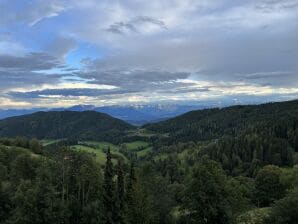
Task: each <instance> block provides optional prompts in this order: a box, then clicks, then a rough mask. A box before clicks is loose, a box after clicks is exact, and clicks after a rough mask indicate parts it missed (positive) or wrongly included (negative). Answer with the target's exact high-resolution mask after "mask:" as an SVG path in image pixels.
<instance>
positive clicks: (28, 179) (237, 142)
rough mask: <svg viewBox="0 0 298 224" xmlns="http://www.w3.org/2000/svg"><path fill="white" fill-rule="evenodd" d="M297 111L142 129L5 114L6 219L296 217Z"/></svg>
mask: <svg viewBox="0 0 298 224" xmlns="http://www.w3.org/2000/svg"><path fill="white" fill-rule="evenodd" d="M297 112H298V101H290V102H283V103H270V104H264V105H254V106H236V107H229V108H223V109H206V110H200V111H192V112H189V113H187V114H184V115H182V116H179V117H176V118H173V119H170V120H166V121H162V122H159V123H155V124H148V125H145V126H143V127H139V128H137V127H133V126H131V125H129V124H126V123H125V122H122V121H120V120H116V119H115V120H114V119H113V118H111V117H107V116H105V115H104V114H100V115H98V114H97V113H95V112H94V113H93V112H85V113H81V114H80V113H68V112H64V113H61V112H55V113H53V112H50V113H38V114H34V115H29V116H23V117H16V118H10V119H6V120H3V121H0V136H2V138H1V139H0V181H1V184H0V223H3V224H27V223H28V224H43V223H45V224H47V223H65V224H93V223H94V224H101V223H102V224H147V223H148V224H151V223H152V224H155V223H156V224H188V223H190V224H192V223H196V224H197V223H198V224H200V223H202V224H203V223H205V224H217V223H218V224H225V223H227V224H228V223H231V224H234V223H235V224H275V223H276V224H283V223H284V224H296V223H297V220H298V113H297ZM88 127H90V128H88ZM61 133H62V134H61ZM18 136H19V137H18ZM46 139H48V140H46ZM49 139H50V140H49ZM87 140H89V141H87ZM103 141H104V142H103Z"/></svg>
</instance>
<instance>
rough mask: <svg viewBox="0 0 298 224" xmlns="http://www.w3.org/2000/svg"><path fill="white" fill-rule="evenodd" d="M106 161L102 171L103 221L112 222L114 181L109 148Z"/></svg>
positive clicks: (106, 223)
mask: <svg viewBox="0 0 298 224" xmlns="http://www.w3.org/2000/svg"><path fill="white" fill-rule="evenodd" d="M106 155H107V161H106V167H105V173H104V186H103V187H104V195H103V198H104V201H103V205H104V223H105V224H114V217H113V214H114V182H113V163H112V158H111V151H110V148H108V150H107V153H106Z"/></svg>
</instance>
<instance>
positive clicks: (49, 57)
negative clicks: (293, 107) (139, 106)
mask: <svg viewBox="0 0 298 224" xmlns="http://www.w3.org/2000/svg"><path fill="white" fill-rule="evenodd" d="M0 14H1V15H2V18H3V19H1V21H0V100H1V102H2V104H1V107H3V108H6V107H36V106H52V107H56V106H69V105H73V104H95V105H105V104H126V103H152V102H169V101H171V102H172V101H175V102H185V101H188V102H197V101H201V100H218V101H221V100H223V99H226V98H229V99H237V100H240V101H239V102H241V100H245V101H247V99H249V98H250V99H253V101H255V102H264V101H271V100H284V99H293V98H296V97H297V96H298V63H297V58H298V42H297V40H298V23H297V21H298V0H283V1H277V0H261V1H260V0H258V1H257V0H253V1H246V0H245V1H228V0H219V1H218V0H214V1H213V0H200V1H195V0H184V1H180V0H166V1H158V0H152V1H139V0H124V1H113V0H112V1H111V0H110V1H107V0H102V1H96V0H86V1H75V0H68V1H64V0H62V1H61V0H59V1H56V0H54V1H53V0H33V1H24V2H21V1H11V0H10V1H8V0H4V1H1V2H0ZM58 99H59V100H58ZM258 99H259V100H258Z"/></svg>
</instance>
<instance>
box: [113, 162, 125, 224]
mask: <svg viewBox="0 0 298 224" xmlns="http://www.w3.org/2000/svg"><path fill="white" fill-rule="evenodd" d="M116 197H117V198H116V204H115V215H116V217H115V219H116V223H119V224H122V223H125V222H124V197H125V189H124V172H123V165H122V162H121V161H120V160H118V165H117V188H116Z"/></svg>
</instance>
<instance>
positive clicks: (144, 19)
mask: <svg viewBox="0 0 298 224" xmlns="http://www.w3.org/2000/svg"><path fill="white" fill-rule="evenodd" d="M146 24H153V25H155V26H158V27H160V28H161V29H167V26H166V24H165V23H164V22H163V21H161V20H159V19H155V18H153V17H149V16H138V17H135V18H134V19H131V20H129V21H128V22H123V21H122V22H116V23H113V24H111V25H110V26H109V28H107V29H106V31H108V32H111V33H115V34H121V35H123V34H127V33H138V32H139V30H140V28H142V27H143V26H144V25H146Z"/></svg>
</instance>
